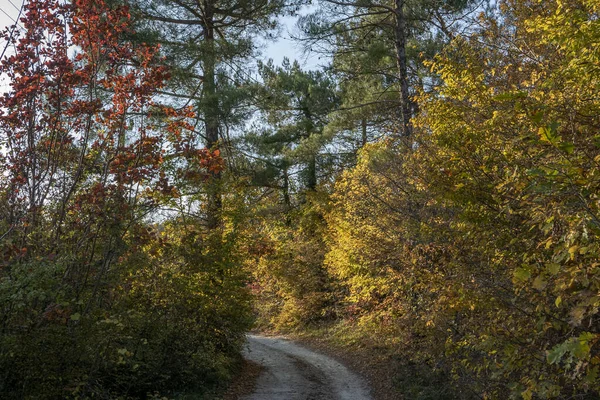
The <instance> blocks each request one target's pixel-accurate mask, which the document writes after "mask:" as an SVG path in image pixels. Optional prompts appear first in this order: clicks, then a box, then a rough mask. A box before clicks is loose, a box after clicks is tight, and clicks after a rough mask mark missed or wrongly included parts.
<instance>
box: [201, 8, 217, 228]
mask: <svg viewBox="0 0 600 400" xmlns="http://www.w3.org/2000/svg"><path fill="white" fill-rule="evenodd" d="M213 7H214V5H213V2H212V0H206V1H205V2H204V13H205V21H204V26H203V29H204V40H205V43H206V54H205V56H204V95H203V97H204V101H203V107H204V109H203V110H201V111H203V114H204V128H205V133H206V146H207V147H208V148H209V149H210V150H212V151H214V150H217V149H218V148H219V100H218V97H217V90H216V77H215V70H216V61H215V56H216V54H215V36H214V34H215V32H214V21H213V20H214V8H213ZM220 181H221V173H220V172H216V173H213V174H212V176H211V179H210V180H209V184H208V206H207V220H208V228H209V229H211V230H212V229H216V228H218V227H219V225H220V223H221V208H222V200H221V189H220Z"/></svg>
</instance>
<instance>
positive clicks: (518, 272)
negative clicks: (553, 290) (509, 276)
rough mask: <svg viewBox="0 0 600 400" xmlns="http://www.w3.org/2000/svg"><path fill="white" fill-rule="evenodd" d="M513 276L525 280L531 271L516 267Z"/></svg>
mask: <svg viewBox="0 0 600 400" xmlns="http://www.w3.org/2000/svg"><path fill="white" fill-rule="evenodd" d="M513 276H514V278H515V279H516V280H517V281H521V282H525V281H526V280H528V279H529V278H531V272H530V271H529V269H526V268H517V269H516V270H515V272H514V274H513Z"/></svg>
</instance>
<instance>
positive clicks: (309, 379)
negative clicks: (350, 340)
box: [241, 335, 372, 400]
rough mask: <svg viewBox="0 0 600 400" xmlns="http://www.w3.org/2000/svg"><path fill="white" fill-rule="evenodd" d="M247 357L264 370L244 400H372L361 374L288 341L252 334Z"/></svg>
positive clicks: (249, 339) (246, 350) (246, 349)
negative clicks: (253, 388) (252, 390)
mask: <svg viewBox="0 0 600 400" xmlns="http://www.w3.org/2000/svg"><path fill="white" fill-rule="evenodd" d="M244 357H245V358H246V359H248V360H250V361H253V362H255V363H257V364H259V365H262V366H263V367H264V371H263V373H262V374H261V375H260V376H259V378H258V381H257V382H256V387H255V390H254V393H252V394H250V395H247V396H244V397H242V398H241V400H372V397H371V395H370V394H369V390H368V388H367V385H366V383H365V382H364V380H363V379H362V378H360V377H359V376H358V375H356V374H354V373H353V372H351V371H350V370H348V368H346V367H345V366H343V365H342V364H340V363H339V362H337V361H335V360H334V359H332V358H330V357H327V356H325V355H323V354H319V353H315V352H314V351H311V350H308V349H306V348H304V347H302V346H300V345H298V344H296V343H294V342H291V341H289V340H286V339H284V338H281V337H265V336H256V335H248V344H247V346H246V348H245V349H244Z"/></svg>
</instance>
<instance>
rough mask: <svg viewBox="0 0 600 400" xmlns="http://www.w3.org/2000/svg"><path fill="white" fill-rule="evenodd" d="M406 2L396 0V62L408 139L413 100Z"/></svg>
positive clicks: (404, 132)
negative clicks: (407, 40) (409, 75)
mask: <svg viewBox="0 0 600 400" xmlns="http://www.w3.org/2000/svg"><path fill="white" fill-rule="evenodd" d="M404 2H405V0H395V10H396V26H395V37H394V45H395V47H396V58H397V59H396V61H397V64H398V77H399V79H400V95H401V99H400V101H401V108H402V136H403V137H404V138H408V137H410V136H411V134H412V126H411V123H410V119H411V117H412V113H411V99H410V95H409V92H408V67H407V61H406V19H405V15H404Z"/></svg>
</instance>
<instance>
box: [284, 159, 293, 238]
mask: <svg viewBox="0 0 600 400" xmlns="http://www.w3.org/2000/svg"><path fill="white" fill-rule="evenodd" d="M283 203H284V205H285V224H286V226H291V225H292V217H291V215H290V211H291V210H292V200H291V198H290V177H289V175H288V169H287V167H286V168H285V169H284V170H283Z"/></svg>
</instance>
